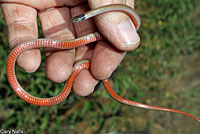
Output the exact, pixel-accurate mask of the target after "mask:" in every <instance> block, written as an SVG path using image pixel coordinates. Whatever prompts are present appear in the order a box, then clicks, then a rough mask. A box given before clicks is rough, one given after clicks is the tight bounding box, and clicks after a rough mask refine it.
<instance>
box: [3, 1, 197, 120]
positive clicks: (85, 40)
mask: <svg viewBox="0 0 200 134" xmlns="http://www.w3.org/2000/svg"><path fill="white" fill-rule="evenodd" d="M106 12H122V13H124V14H126V15H128V16H129V17H130V19H131V20H132V22H133V24H134V26H135V28H136V30H138V29H139V28H140V25H141V19H140V16H139V15H138V14H137V12H136V11H135V10H134V9H133V8H131V7H129V6H127V5H123V4H112V5H106V6H102V7H99V8H96V9H91V10H90V11H87V12H85V13H83V14H81V15H78V16H76V17H74V18H73V20H72V22H73V23H78V22H80V21H83V20H86V19H89V18H92V17H94V16H97V15H100V14H103V13H106ZM102 39H103V37H102V35H101V34H100V33H99V32H94V33H90V34H88V35H85V36H83V37H79V38H76V39H72V40H64V41H63V40H55V39H47V38H42V39H36V40H29V41H26V42H22V43H20V44H19V45H17V46H16V47H15V48H14V49H13V50H12V51H11V52H10V54H9V56H8V60H7V66H6V71H7V77H8V81H9V83H10V85H11V87H12V89H13V90H14V91H15V93H16V94H17V95H18V96H19V97H20V98H21V99H23V100H24V101H26V102H28V103H30V104H33V105H37V106H52V105H56V104H59V103H61V102H62V101H64V100H65V99H66V98H67V97H68V95H69V93H70V92H71V88H72V85H73V82H74V79H75V78H76V76H77V75H78V74H79V73H80V72H81V71H82V70H84V69H89V66H90V62H89V61H86V60H83V61H80V62H78V63H76V64H75V65H74V67H73V71H72V73H71V75H70V76H69V78H68V80H67V82H66V84H65V85H64V88H63V90H62V92H61V93H59V94H58V95H57V96H54V97H51V98H38V97H35V96H32V95H31V94H29V93H28V92H26V91H25V90H24V89H23V88H22V87H21V85H20V84H19V82H18V81H17V77H16V74H15V62H16V60H17V58H18V56H19V55H20V54H21V53H22V52H24V51H26V50H29V49H33V48H57V49H73V48H78V47H81V46H85V45H87V44H89V43H92V42H96V41H99V40H102ZM103 83H104V85H105V89H106V90H107V92H108V94H109V95H110V96H111V97H112V98H114V99H115V100H117V101H119V102H121V103H123V104H126V105H130V106H134V107H139V108H144V109H152V110H160V111H168V112H174V113H179V114H183V115H186V116H189V117H191V118H193V119H195V120H196V121H198V122H200V119H199V118H197V117H195V116H193V115H191V114H189V113H186V112H183V111H179V110H174V109H169V108H162V107H157V106H151V105H147V104H142V103H139V102H135V101H132V100H128V99H125V98H123V97H121V96H119V95H118V94H116V93H115V91H114V90H113V89H112V88H111V86H110V84H109V80H108V79H104V80H103Z"/></svg>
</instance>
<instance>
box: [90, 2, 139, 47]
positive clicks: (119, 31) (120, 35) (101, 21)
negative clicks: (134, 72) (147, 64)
mask: <svg viewBox="0 0 200 134" xmlns="http://www.w3.org/2000/svg"><path fill="white" fill-rule="evenodd" d="M88 3H89V5H90V7H91V8H92V9H94V8H98V7H101V6H105V5H110V4H126V5H128V6H131V7H133V6H134V1H133V0H120V1H117V0H106V1H105V0H88ZM95 22H96V24H97V26H98V28H99V30H100V32H101V33H102V34H103V35H104V37H105V38H106V39H108V40H109V41H110V42H111V43H112V44H113V45H114V46H115V47H116V48H118V49H119V50H123V51H130V50H133V49H135V48H137V47H138V45H139V44H140V37H139V35H138V34H137V32H136V28H135V26H134V24H133V22H132V21H131V19H130V18H129V17H128V16H127V15H126V14H124V13H120V12H109V13H104V14H101V15H98V16H96V17H95Z"/></svg>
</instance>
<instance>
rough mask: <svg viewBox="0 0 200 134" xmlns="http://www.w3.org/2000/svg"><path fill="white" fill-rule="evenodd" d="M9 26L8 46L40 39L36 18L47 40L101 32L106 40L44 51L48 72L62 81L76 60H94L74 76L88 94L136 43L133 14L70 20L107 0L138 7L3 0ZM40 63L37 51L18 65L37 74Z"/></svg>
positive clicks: (80, 0) (127, 0)
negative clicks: (72, 47) (76, 21)
mask: <svg viewBox="0 0 200 134" xmlns="http://www.w3.org/2000/svg"><path fill="white" fill-rule="evenodd" d="M1 2H9V3H2V4H1V7H2V11H3V14H4V17H5V22H6V25H7V33H8V39H9V44H10V48H11V49H13V48H14V47H15V46H16V45H18V44H19V43H21V42H23V41H28V40H33V39H38V27H37V16H38V17H39V20H40V23H41V26H42V31H43V36H44V38H52V39H59V40H70V39H74V38H77V37H81V36H84V35H87V34H89V33H92V32H96V31H97V30H99V31H100V33H101V34H102V35H103V36H104V37H105V38H106V40H107V41H99V42H97V43H96V44H93V45H89V46H83V47H80V48H77V49H72V50H57V49H48V48H47V49H45V54H46V76H47V78H48V79H50V80H52V81H54V82H57V83H60V82H63V81H65V80H67V79H68V77H69V76H70V74H71V72H72V68H73V65H74V63H76V62H78V61H80V60H90V61H91V66H90V70H83V71H82V72H81V73H80V74H79V75H78V76H77V78H76V79H75V81H74V84H73V91H74V92H75V93H76V94H77V95H79V96H87V95H89V94H91V93H92V92H93V91H94V88H95V86H96V85H97V84H98V82H99V80H103V79H105V78H108V77H109V76H110V75H111V74H112V72H113V71H114V70H115V69H116V68H117V66H118V65H119V64H120V62H121V61H122V59H123V58H124V56H125V53H126V51H131V50H133V49H135V48H137V47H138V45H139V43H140V37H139V36H138V34H137V32H136V30H135V27H134V25H133V23H132V22H131V20H130V18H129V17H128V16H127V15H125V14H123V13H118V12H110V13H105V14H101V15H99V16H96V17H94V21H93V20H92V19H89V20H85V21H83V22H80V23H75V24H72V23H71V20H72V19H71V18H72V17H74V16H77V15H79V14H82V13H84V12H86V11H88V10H90V8H92V9H93V8H97V7H101V6H103V5H108V4H126V5H128V6H131V7H134V1H133V0H88V4H87V3H86V0H74V1H71V0H29V1H27V0H1ZM40 63H41V53H40V50H39V49H32V50H28V51H25V52H23V53H22V54H21V55H20V56H19V57H18V59H17V64H18V65H19V66H20V67H22V68H23V69H24V70H25V71H27V72H35V71H36V70H37V69H38V67H39V65H40Z"/></svg>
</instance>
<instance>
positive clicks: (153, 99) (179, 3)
mask: <svg viewBox="0 0 200 134" xmlns="http://www.w3.org/2000/svg"><path fill="white" fill-rule="evenodd" d="M136 10H137V12H138V13H139V14H140V15H141V18H142V27H141V29H140V30H139V34H140V36H141V41H142V42H141V46H140V47H139V48H137V49H136V50H134V51H133V52H129V53H128V54H127V55H126V57H125V59H124V60H123V62H122V64H120V66H119V68H118V69H117V70H116V71H115V73H114V74H113V76H112V78H111V79H112V80H111V84H112V86H113V87H114V88H115V89H116V91H117V92H118V93H119V94H120V95H121V96H124V97H126V98H128V99H133V100H136V101H139V102H142V103H148V104H152V105H157V106H163V107H169V108H175V109H179V110H184V111H186V112H189V113H191V114H193V115H195V116H197V117H199V110H200V108H199V98H200V84H199V83H200V69H199V66H200V60H199V59H200V32H199V30H200V3H199V2H198V0H176V1H174V0H162V1H156V0H146V1H136ZM0 29H1V33H0V43H1V45H0V52H1V53H0V66H1V69H0V90H1V94H0V107H1V109H0V126H1V127H0V128H1V129H11V128H14V129H22V130H24V132H25V133H33V132H34V133H36V134H39V133H42V134H49V133H50V134H51V133H58V134H62V133H67V132H68V133H108V132H111V133H117V132H121V133H123V132H124V133H136V134H137V133H142V134H157V133H162V134H165V133H167V134H175V133H176V134H182V133H190V134H196V133H198V132H199V130H200V129H199V126H198V124H197V123H196V122H195V121H194V120H192V119H190V118H187V117H185V116H182V115H177V114H173V113H166V112H158V111H151V110H144V109H138V108H133V107H129V106H125V105H122V104H120V103H117V102H115V101H114V100H112V98H110V96H109V95H108V94H107V93H106V91H105V90H104V89H103V86H102V84H100V85H99V86H98V88H97V89H96V91H95V92H94V93H93V94H92V95H90V96H88V97H86V98H81V97H78V96H76V95H75V94H73V93H71V95H70V96H69V97H68V99H67V100H66V101H64V102H63V103H61V104H59V105H56V106H53V107H37V106H33V105H30V104H27V103H26V102H24V101H23V100H21V99H20V98H19V97H18V96H17V95H16V94H15V93H14V92H13V90H12V89H11V87H10V85H9V84H8V81H7V76H6V69H5V68H6V60H7V56H8V54H9V46H8V39H7V36H6V27H5V24H4V19H3V16H2V15H1V14H0ZM44 66H45V64H44V57H43V63H42V65H41V67H40V69H39V71H37V72H36V73H33V74H28V73H26V72H24V71H23V70H22V69H20V68H18V67H17V68H16V72H17V77H18V79H19V81H20V82H21V83H23V87H24V88H25V89H27V90H28V91H29V92H30V93H31V94H33V95H36V96H40V97H41V96H55V95H57V94H58V93H59V92H60V91H61V90H62V87H63V84H55V83H52V82H51V81H49V80H47V78H46V76H45V73H44V71H45V70H44V69H45V67H44ZM27 79H28V81H27Z"/></svg>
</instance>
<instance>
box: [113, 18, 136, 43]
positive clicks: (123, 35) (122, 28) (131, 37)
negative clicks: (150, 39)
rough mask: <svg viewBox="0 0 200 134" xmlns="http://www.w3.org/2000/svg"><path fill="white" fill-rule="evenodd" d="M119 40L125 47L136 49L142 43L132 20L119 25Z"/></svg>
mask: <svg viewBox="0 0 200 134" xmlns="http://www.w3.org/2000/svg"><path fill="white" fill-rule="evenodd" d="M117 33H118V35H117V38H118V40H119V42H120V44H122V45H123V47H134V46H133V45H134V44H137V43H138V42H139V41H140V37H139V35H138V34H137V31H136V29H135V26H134V24H133V22H132V21H131V20H127V21H123V22H121V23H119V24H118V25H117Z"/></svg>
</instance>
